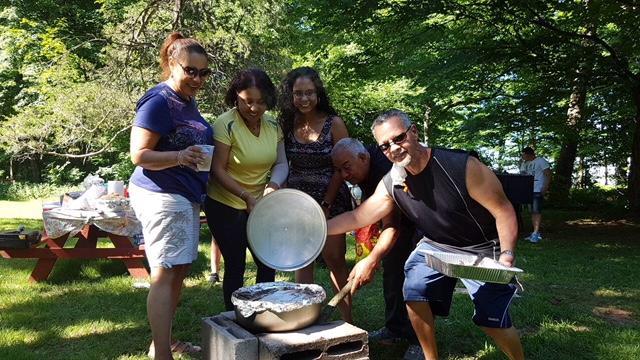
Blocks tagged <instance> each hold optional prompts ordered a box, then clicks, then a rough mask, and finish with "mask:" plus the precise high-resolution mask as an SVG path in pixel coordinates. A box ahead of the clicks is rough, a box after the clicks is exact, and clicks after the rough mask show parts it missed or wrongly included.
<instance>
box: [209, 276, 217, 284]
mask: <svg viewBox="0 0 640 360" xmlns="http://www.w3.org/2000/svg"><path fill="white" fill-rule="evenodd" d="M209 282H210V283H211V284H215V283H217V282H220V276H218V273H213V274H211V275H209Z"/></svg>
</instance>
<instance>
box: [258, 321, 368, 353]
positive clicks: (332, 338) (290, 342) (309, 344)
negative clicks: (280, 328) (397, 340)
mask: <svg viewBox="0 0 640 360" xmlns="http://www.w3.org/2000/svg"><path fill="white" fill-rule="evenodd" d="M256 336H257V337H258V341H259V347H260V350H259V354H260V358H259V359H260V360H276V359H278V360H292V359H300V360H302V359H304V360H312V359H313V360H333V359H341V360H356V359H368V358H369V343H368V336H367V332H366V331H364V330H362V329H360V328H357V327H355V326H353V325H351V324H347V323H345V322H344V321H334V322H331V323H327V324H321V325H313V326H309V327H306V328H304V329H300V330H296V331H289V332H283V333H265V334H257V335H256Z"/></svg>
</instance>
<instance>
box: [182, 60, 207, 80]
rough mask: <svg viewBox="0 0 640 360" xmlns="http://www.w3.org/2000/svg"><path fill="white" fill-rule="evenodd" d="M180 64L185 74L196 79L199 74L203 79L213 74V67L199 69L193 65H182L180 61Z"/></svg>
mask: <svg viewBox="0 0 640 360" xmlns="http://www.w3.org/2000/svg"><path fill="white" fill-rule="evenodd" d="M178 65H180V67H181V68H182V71H184V74H185V75H187V76H188V77H190V78H192V79H195V78H196V77H198V76H200V78H201V79H203V78H206V77H207V76H209V75H211V69H209V68H204V69H197V68H194V67H191V66H182V64H180V63H178Z"/></svg>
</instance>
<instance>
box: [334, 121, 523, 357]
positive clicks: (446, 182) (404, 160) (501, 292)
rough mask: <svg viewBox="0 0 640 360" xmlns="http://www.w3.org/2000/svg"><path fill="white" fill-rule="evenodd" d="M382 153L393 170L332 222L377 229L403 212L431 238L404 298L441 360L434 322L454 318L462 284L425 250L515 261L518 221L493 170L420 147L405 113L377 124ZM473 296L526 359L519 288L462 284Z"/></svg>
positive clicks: (479, 321)
mask: <svg viewBox="0 0 640 360" xmlns="http://www.w3.org/2000/svg"><path fill="white" fill-rule="evenodd" d="M371 129H372V132H373V135H374V137H375V139H376V141H377V143H378V147H379V148H380V150H382V151H383V152H384V154H385V155H386V156H387V158H389V160H391V161H392V162H393V167H392V169H391V171H389V173H388V174H387V175H385V177H384V178H383V181H381V182H380V183H379V184H378V185H377V188H376V190H375V192H374V193H373V195H371V196H370V197H369V198H368V199H367V200H366V201H365V202H364V203H362V204H361V205H360V206H359V207H358V208H357V209H356V210H354V211H350V212H347V213H344V214H342V215H340V216H338V217H335V218H333V219H331V220H329V222H328V231H329V234H340V233H345V232H346V231H349V230H352V229H354V228H360V227H363V226H366V225H369V224H372V223H374V222H376V221H378V220H380V219H382V218H384V217H385V216H387V215H388V214H390V213H392V212H393V209H394V207H395V206H396V204H397V206H398V207H399V208H400V209H401V210H402V211H403V213H404V214H405V216H407V217H408V218H409V219H410V220H411V221H412V222H413V223H414V224H415V225H416V227H417V228H418V230H420V231H422V233H423V234H424V235H425V237H424V238H423V239H422V240H421V241H420V243H419V244H418V246H417V247H416V249H415V250H414V251H413V253H412V254H411V255H410V256H409V259H408V260H407V262H406V264H405V282H404V287H403V294H404V299H405V302H406V305H407V311H408V314H409V319H410V320H411V324H412V326H413V329H414V330H415V332H416V335H417V336H418V340H419V341H420V345H421V347H422V350H423V352H424V355H425V359H437V358H438V352H437V347H436V340H435V316H447V315H448V313H449V308H450V305H451V300H452V295H453V291H454V288H455V283H456V281H457V279H455V278H450V277H448V276H444V275H443V274H440V273H438V272H436V271H435V270H433V269H431V268H429V267H428V266H427V264H426V261H425V258H424V254H423V253H422V252H421V251H420V250H437V251H449V252H463V253H472V254H478V255H483V256H489V257H493V258H495V259H497V260H498V261H499V262H500V263H502V264H503V265H505V266H509V267H510V266H513V264H514V262H515V254H514V251H515V246H516V241H517V221H516V217H515V212H514V210H513V207H512V206H511V203H510V202H509V200H507V198H506V196H505V194H504V192H503V190H502V186H501V185H500V182H499V181H498V179H497V178H496V176H495V175H494V174H493V172H492V171H491V170H490V169H489V168H487V167H486V166H484V165H482V164H481V163H480V162H479V161H478V160H477V159H475V158H472V157H469V156H468V154H467V153H465V152H459V151H452V150H444V149H432V148H428V147H425V146H423V145H421V144H420V143H419V142H418V131H417V129H416V127H415V126H414V125H413V124H411V121H410V120H409V117H408V116H407V114H406V113H404V112H402V111H399V110H391V111H388V112H386V113H384V114H382V115H380V116H379V117H378V118H377V119H376V120H375V121H374V123H373V125H372V127H371ZM460 280H462V283H463V284H464V285H465V287H466V288H467V290H468V291H469V296H470V297H471V298H472V300H473V303H474V306H475V312H474V316H473V321H474V323H475V324H476V325H478V326H480V328H481V329H482V330H483V331H484V332H485V333H486V334H487V335H489V336H491V337H492V338H493V339H494V341H495V342H496V344H497V346H498V347H499V348H500V349H501V350H502V351H503V352H504V353H505V354H506V355H507V356H508V357H509V358H511V359H523V358H524V354H523V350H522V345H521V344H520V338H519V335H518V332H517V330H516V329H515V328H514V327H513V326H512V324H511V318H510V315H509V311H508V310H509V305H510V303H511V300H512V299H513V296H514V295H515V290H516V288H515V286H514V285H513V284H494V283H484V282H481V281H475V280H469V279H460Z"/></svg>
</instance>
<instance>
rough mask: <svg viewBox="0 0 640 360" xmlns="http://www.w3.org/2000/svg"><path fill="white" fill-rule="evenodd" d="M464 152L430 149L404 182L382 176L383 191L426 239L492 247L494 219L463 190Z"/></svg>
mask: <svg viewBox="0 0 640 360" xmlns="http://www.w3.org/2000/svg"><path fill="white" fill-rule="evenodd" d="M468 156H469V155H468V153H467V152H463V151H456V150H447V149H438V148H432V149H431V158H430V159H429V162H428V163H427V166H426V167H425V169H424V170H422V172H420V173H419V174H416V175H411V174H408V175H407V178H406V179H405V185H406V186H403V185H394V186H393V188H392V189H391V187H392V186H391V176H390V174H387V175H385V177H384V183H385V185H386V188H387V191H389V193H390V194H392V195H393V198H394V200H395V202H396V203H397V204H398V206H399V207H400V209H401V210H402V211H403V212H404V213H405V215H406V216H407V217H408V218H409V219H410V220H412V221H413V222H414V223H415V224H416V226H417V227H418V229H420V230H421V231H422V232H423V233H424V236H425V237H426V238H428V239H429V240H431V241H433V242H436V243H438V244H444V245H449V246H453V247H455V248H470V249H469V250H472V251H473V249H474V248H477V249H478V250H480V249H486V250H489V249H492V250H493V251H492V252H495V250H496V247H497V246H498V244H497V241H496V239H497V238H498V231H497V229H496V221H495V218H494V217H493V216H492V215H491V213H489V211H488V210H487V209H485V208H484V207H483V206H482V205H480V204H479V203H478V202H477V201H475V200H473V199H472V198H471V196H469V193H468V191H467V186H466V169H467V158H468Z"/></svg>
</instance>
